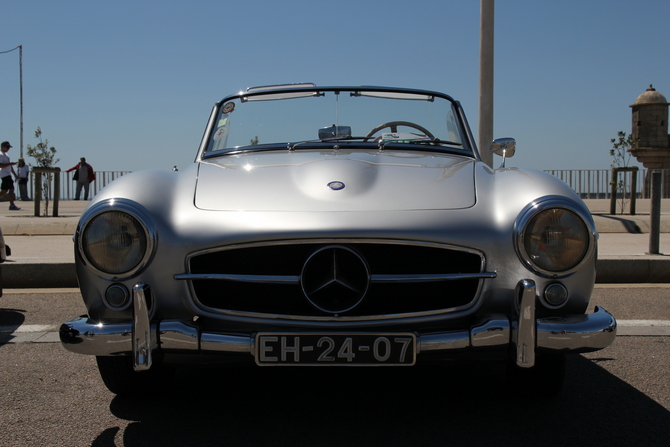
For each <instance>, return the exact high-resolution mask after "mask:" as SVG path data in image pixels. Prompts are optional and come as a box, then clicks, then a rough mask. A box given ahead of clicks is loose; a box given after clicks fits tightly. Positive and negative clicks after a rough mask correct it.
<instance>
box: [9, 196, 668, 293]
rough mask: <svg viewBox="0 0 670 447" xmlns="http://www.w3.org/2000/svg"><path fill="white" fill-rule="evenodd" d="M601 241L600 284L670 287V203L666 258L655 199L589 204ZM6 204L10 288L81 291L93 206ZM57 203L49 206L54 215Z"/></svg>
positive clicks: (663, 217) (665, 229)
mask: <svg viewBox="0 0 670 447" xmlns="http://www.w3.org/2000/svg"><path fill="white" fill-rule="evenodd" d="M585 203H586V204H587V206H588V207H589V209H590V210H591V212H592V215H593V218H594V221H595V223H596V227H597V229H598V232H599V233H600V239H599V243H598V265H597V269H598V274H597V282H599V283H636V282H670V199H664V200H663V203H662V205H661V210H662V214H661V235H660V252H661V253H663V254H661V255H648V254H646V253H647V252H648V251H649V233H648V232H649V225H650V216H649V208H650V204H649V200H648V199H646V200H644V199H643V200H638V201H637V206H636V211H637V214H636V215H635V216H630V215H626V214H624V215H616V216H611V215H607V214H606V213H608V212H609V206H610V205H609V200H586V201H585ZM16 204H17V205H18V206H20V207H21V210H20V211H9V210H8V207H9V205H8V204H7V203H6V202H0V228H2V232H3V234H4V236H5V242H6V243H7V244H8V245H9V246H10V247H11V249H12V256H10V257H9V258H8V259H7V261H5V263H4V264H0V266H1V267H0V269H1V271H2V285H3V287H4V288H44V287H77V278H76V273H75V267H74V244H73V242H72V235H73V234H74V232H75V231H76V228H77V222H78V221H79V217H80V216H81V213H82V212H83V210H84V208H85V207H86V206H87V205H88V202H87V201H70V200H66V201H61V202H59V207H58V208H59V211H58V217H35V216H34V212H35V207H34V203H33V202H16ZM52 211H53V203H50V205H49V215H50V216H52Z"/></svg>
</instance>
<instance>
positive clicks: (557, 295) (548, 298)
mask: <svg viewBox="0 0 670 447" xmlns="http://www.w3.org/2000/svg"><path fill="white" fill-rule="evenodd" d="M544 301H545V302H546V303H547V304H548V305H549V307H552V308H557V307H561V306H563V305H564V304H565V303H566V302H567V301H568V289H566V288H565V286H564V285H563V284H561V283H557V282H555V283H553V284H549V285H548V286H547V287H545V289H544Z"/></svg>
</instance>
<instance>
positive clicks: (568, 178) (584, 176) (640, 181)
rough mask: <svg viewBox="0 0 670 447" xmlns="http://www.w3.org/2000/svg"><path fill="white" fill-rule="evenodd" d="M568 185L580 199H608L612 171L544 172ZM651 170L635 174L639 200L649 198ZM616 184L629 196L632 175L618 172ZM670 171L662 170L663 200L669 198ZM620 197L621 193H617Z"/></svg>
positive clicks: (575, 170)
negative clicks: (621, 186)
mask: <svg viewBox="0 0 670 447" xmlns="http://www.w3.org/2000/svg"><path fill="white" fill-rule="evenodd" d="M544 172H547V173H549V174H551V175H553V176H556V177H558V178H559V179H561V180H563V181H564V182H565V183H567V184H568V186H570V187H571V188H572V189H573V190H574V191H575V192H576V193H577V194H578V195H579V196H580V197H581V198H582V199H610V198H611V197H612V193H611V188H612V186H611V184H612V170H611V169H550V170H545V171H544ZM651 172H652V171H651V170H649V169H640V170H639V171H638V173H637V184H636V185H635V191H636V196H637V198H639V199H648V198H650V197H651V186H650V182H651V175H650V174H651ZM617 177H618V178H617V179H616V180H615V181H616V182H617V183H618V182H623V185H625V194H626V196H630V191H631V183H632V173H631V172H620V173H619V174H618V175H617ZM669 183H670V169H665V170H663V198H664V199H667V198H670V185H669ZM618 195H619V196H620V195H621V193H618Z"/></svg>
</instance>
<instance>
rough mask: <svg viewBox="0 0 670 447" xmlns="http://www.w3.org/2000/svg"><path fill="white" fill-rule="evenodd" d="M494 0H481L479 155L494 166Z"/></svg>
mask: <svg viewBox="0 0 670 447" xmlns="http://www.w3.org/2000/svg"><path fill="white" fill-rule="evenodd" d="M494 6H495V1H494V0H480V8H481V11H480V19H479V20H480V25H479V139H478V140H479V141H478V143H479V155H480V156H481V157H482V161H483V162H484V163H486V164H487V165H489V166H493V153H491V142H492V141H493V12H494Z"/></svg>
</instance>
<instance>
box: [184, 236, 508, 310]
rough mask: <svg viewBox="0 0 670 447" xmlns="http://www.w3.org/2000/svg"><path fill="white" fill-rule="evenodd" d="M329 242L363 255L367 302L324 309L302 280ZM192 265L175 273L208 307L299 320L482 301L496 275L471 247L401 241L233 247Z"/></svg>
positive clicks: (196, 258)
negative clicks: (487, 281) (484, 286)
mask: <svg viewBox="0 0 670 447" xmlns="http://www.w3.org/2000/svg"><path fill="white" fill-rule="evenodd" d="M330 247H335V248H342V249H344V250H346V251H351V252H354V253H356V254H358V256H359V257H360V258H361V259H363V260H364V262H365V263H366V264H367V268H368V271H369V276H370V281H369V287H368V288H367V289H366V290H367V291H366V293H365V295H364V297H363V299H362V300H361V301H360V303H358V304H357V305H356V306H354V307H353V308H351V309H347V310H346V311H343V312H337V311H332V312H325V311H324V310H323V308H318V307H321V306H315V305H313V304H312V303H311V302H310V300H309V299H308V297H307V296H306V293H305V291H304V290H303V286H302V284H301V274H302V272H303V268H304V266H305V263H306V262H307V260H308V259H310V257H311V256H312V255H313V254H314V253H316V252H319V251H320V250H323V249H324V248H330ZM188 265H189V273H188V274H185V275H177V278H178V279H187V280H190V281H191V282H192V287H193V291H194V293H195V297H196V299H197V301H199V302H200V303H201V304H202V305H204V306H206V307H209V308H213V309H218V310H221V311H224V312H232V313H235V314H264V315H278V316H285V317H297V318H310V317H312V318H313V317H323V316H327V315H330V316H333V315H335V316H337V317H339V318H346V317H357V318H365V317H368V316H369V317H373V316H374V317H378V316H380V315H383V316H387V317H388V318H393V316H397V315H407V314H425V313H433V312H444V311H448V310H453V309H461V308H464V307H467V306H469V305H470V304H471V303H473V302H474V300H475V299H476V298H477V293H478V291H479V287H480V283H481V281H482V279H483V278H487V277H493V276H495V275H494V274H487V273H485V272H483V267H484V262H483V257H482V255H481V254H480V253H478V252H475V251H473V250H466V249H462V248H457V247H453V246H443V245H436V244H426V243H415V244H409V243H400V242H396V241H366V242H359V241H356V242H349V241H347V242H343V241H337V240H336V241H316V242H315V241H308V242H295V241H293V242H290V243H281V242H279V243H278V242H274V243H272V244H255V245H247V246H236V247H231V248H226V249H222V250H217V251H209V252H205V253H198V254H195V255H193V256H191V257H190V258H189V261H188ZM326 268H330V267H326ZM334 299H335V298H334Z"/></svg>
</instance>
